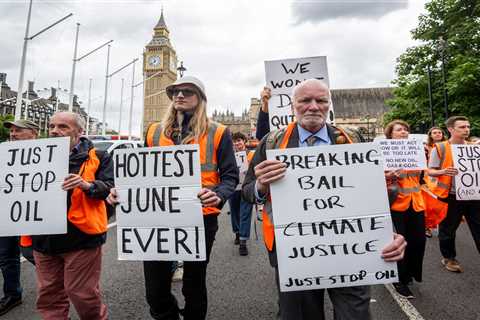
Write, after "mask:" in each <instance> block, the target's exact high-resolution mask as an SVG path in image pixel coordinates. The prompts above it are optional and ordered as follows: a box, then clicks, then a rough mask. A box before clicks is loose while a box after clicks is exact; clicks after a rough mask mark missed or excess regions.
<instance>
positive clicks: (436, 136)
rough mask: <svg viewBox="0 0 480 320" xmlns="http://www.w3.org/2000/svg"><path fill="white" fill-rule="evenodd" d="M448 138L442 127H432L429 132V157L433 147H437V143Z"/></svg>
mask: <svg viewBox="0 0 480 320" xmlns="http://www.w3.org/2000/svg"><path fill="white" fill-rule="evenodd" d="M445 140H447V137H446V135H445V132H444V131H443V129H442V128H440V127H431V128H430V129H429V130H428V132H427V146H426V147H427V149H428V152H427V159H428V157H430V153H431V152H432V149H433V148H434V147H435V143H438V142H442V141H445Z"/></svg>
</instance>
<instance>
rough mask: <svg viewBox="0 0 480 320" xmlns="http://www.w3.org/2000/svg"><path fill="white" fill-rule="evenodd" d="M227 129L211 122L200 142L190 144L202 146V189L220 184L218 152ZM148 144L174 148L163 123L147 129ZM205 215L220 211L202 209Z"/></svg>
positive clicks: (194, 141) (209, 208)
mask: <svg viewBox="0 0 480 320" xmlns="http://www.w3.org/2000/svg"><path fill="white" fill-rule="evenodd" d="M225 129H226V127H225V126H224V125H222V124H218V123H215V122H210V123H209V125H208V129H207V132H206V133H204V134H203V135H202V136H201V137H200V141H196V140H195V139H192V140H191V141H190V142H189V144H196V143H197V144H198V145H199V146H200V167H201V176H202V187H204V188H208V189H213V188H214V187H215V186H217V185H218V184H219V183H220V175H219V173H218V165H217V164H218V160H217V150H218V147H219V145H220V141H221V140H222V136H223V133H224V132H225ZM146 144H147V146H149V147H153V146H160V147H161V146H173V145H175V143H174V142H173V140H172V139H170V138H168V137H167V136H165V133H164V132H163V128H162V127H161V123H158V122H157V123H152V124H151V125H150V126H149V127H148V129H147V135H146ZM202 210H203V214H204V215H208V214H219V213H220V209H218V208H215V207H204V208H202Z"/></svg>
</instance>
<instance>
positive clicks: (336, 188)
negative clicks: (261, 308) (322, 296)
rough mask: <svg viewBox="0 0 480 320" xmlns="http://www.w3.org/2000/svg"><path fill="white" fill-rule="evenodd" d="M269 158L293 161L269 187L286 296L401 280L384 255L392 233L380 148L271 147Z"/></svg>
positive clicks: (369, 144)
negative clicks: (284, 173)
mask: <svg viewBox="0 0 480 320" xmlns="http://www.w3.org/2000/svg"><path fill="white" fill-rule="evenodd" d="M267 158H268V159H278V160H280V161H282V162H284V163H286V164H287V174H286V176H285V178H283V179H282V180H280V181H278V182H275V183H273V184H271V186H270V192H271V197H272V208H273V220H274V225H275V243H276V250H277V258H278V269H279V275H280V290H281V291H297V290H313V289H320V288H333V287H348V286H358V285H371V284H378V283H390V282H395V281H397V280H396V279H397V266H396V263H389V262H385V261H384V260H383V259H382V258H381V251H382V249H383V248H384V247H385V246H386V245H387V244H389V243H390V242H391V241H392V239H393V234H392V230H393V228H392V222H391V218H390V210H389V205H388V198H387V192H386V184H385V177H384V173H383V163H382V159H381V156H380V152H379V151H378V149H377V147H376V145H375V144H373V143H362V144H353V145H337V146H319V147H308V148H294V149H283V150H267ZM285 195H288V196H285Z"/></svg>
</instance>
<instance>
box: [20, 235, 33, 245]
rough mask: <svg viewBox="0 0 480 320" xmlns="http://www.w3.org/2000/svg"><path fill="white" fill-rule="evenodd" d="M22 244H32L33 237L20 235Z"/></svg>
mask: <svg viewBox="0 0 480 320" xmlns="http://www.w3.org/2000/svg"><path fill="white" fill-rule="evenodd" d="M20 246H21V247H24V248H27V247H31V246H32V237H30V236H21V237H20Z"/></svg>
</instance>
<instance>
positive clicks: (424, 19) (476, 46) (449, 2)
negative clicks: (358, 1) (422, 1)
mask: <svg viewBox="0 0 480 320" xmlns="http://www.w3.org/2000/svg"><path fill="white" fill-rule="evenodd" d="M425 8H426V11H427V12H426V14H423V15H421V16H420V17H419V23H418V26H417V28H416V29H414V30H413V31H412V37H413V39H415V40H418V41H419V42H420V44H419V45H417V46H415V47H412V48H409V49H407V50H406V52H405V53H403V54H402V55H401V56H400V57H399V58H398V59H397V66H396V73H397V79H395V80H394V84H395V85H396V87H397V88H396V89H395V90H394V98H393V99H391V100H389V101H388V102H387V103H388V104H389V105H390V106H392V109H391V111H390V112H389V113H387V114H386V115H385V118H384V119H385V123H387V122H389V121H391V120H393V119H403V120H405V121H407V122H408V123H410V125H411V126H412V129H413V130H412V131H414V132H426V131H427V130H428V128H429V127H430V126H431V117H430V111H429V98H428V73H427V69H428V67H429V66H430V69H431V71H432V82H431V84H432V94H433V97H432V101H433V113H434V120H435V125H441V126H444V122H445V112H444V98H443V93H444V91H443V81H442V54H443V55H444V59H445V73H446V88H447V92H448V111H449V116H452V115H464V116H467V117H469V119H470V122H471V125H472V134H473V135H480V4H479V1H477V0H431V1H430V2H429V3H427V4H426V5H425Z"/></svg>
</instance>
